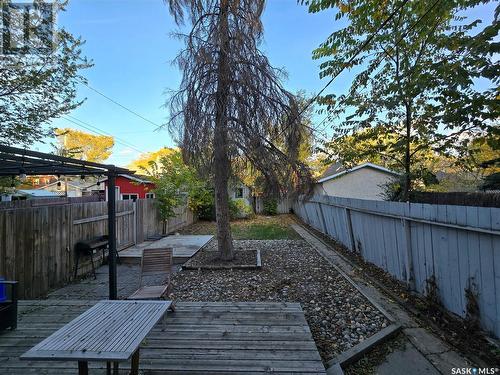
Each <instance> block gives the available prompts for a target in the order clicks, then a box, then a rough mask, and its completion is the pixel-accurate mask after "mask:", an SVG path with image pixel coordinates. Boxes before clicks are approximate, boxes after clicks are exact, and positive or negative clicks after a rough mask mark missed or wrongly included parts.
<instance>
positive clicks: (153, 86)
mask: <svg viewBox="0 0 500 375" xmlns="http://www.w3.org/2000/svg"><path fill="white" fill-rule="evenodd" d="M263 23H264V42H263V44H262V46H261V50H262V51H263V52H264V53H265V54H266V55H267V56H268V57H269V59H270V61H271V64H272V65H273V66H275V67H281V68H285V70H286V71H287V73H288V79H287V80H286V81H285V86H286V88H287V89H288V90H290V91H292V92H296V91H298V90H306V92H308V93H314V92H316V91H317V90H318V89H319V88H320V87H321V86H322V85H323V82H322V81H321V80H320V79H319V76H318V72H319V63H318V62H317V61H313V60H312V58H311V54H312V50H313V49H314V48H315V47H317V46H318V45H319V44H320V43H321V42H322V41H323V40H324V39H325V38H326V37H327V36H328V35H329V33H330V32H331V31H332V24H333V12H332V11H329V12H321V13H318V14H309V13H308V12H307V8H306V7H305V6H301V5H298V4H297V3H296V1H295V0H270V1H268V3H267V6H266V9H265V13H264V15H263ZM58 25H59V26H60V27H61V26H62V27H64V28H66V29H67V30H68V31H70V32H71V33H72V34H74V35H77V36H81V37H82V38H83V39H84V40H85V41H86V43H85V45H84V47H83V52H84V54H85V55H86V56H87V57H88V58H90V59H92V60H93V63H94V66H93V67H92V68H89V69H87V70H85V71H84V72H83V75H84V76H85V77H86V78H87V79H88V83H89V85H90V86H91V87H92V88H95V89H97V90H98V91H100V92H102V93H103V94H105V95H106V96H108V97H110V98H112V99H113V100H115V101H117V102H119V103H120V104H122V105H124V106H126V107H127V108H129V109H131V110H133V111H135V112H137V113H139V114H140V115H142V116H144V117H146V118H147V119H149V120H151V121H152V122H153V123H155V124H164V123H165V121H166V119H167V117H168V111H167V109H166V108H165V107H164V103H165V102H166V100H167V97H168V96H167V94H166V90H168V89H176V88H177V87H178V85H179V82H180V78H181V75H180V72H179V70H178V69H177V67H176V66H173V65H172V60H173V59H174V58H175V56H176V54H177V53H178V52H179V50H180V49H181V47H182V43H181V42H180V41H178V40H176V39H175V38H172V37H171V35H170V33H172V32H174V31H176V30H177V26H176V25H175V23H174V21H173V19H172V17H171V16H170V14H169V13H168V8H167V7H166V6H165V5H164V3H163V1H162V0H140V1H138V0H71V1H70V3H69V6H68V7H67V9H66V11H65V12H64V13H62V14H60V15H59V17H58ZM78 93H79V97H80V98H86V100H85V102H84V103H83V105H82V106H80V107H79V108H78V109H76V110H74V111H73V112H72V113H71V114H70V116H72V117H69V118H70V119H71V120H72V121H74V122H77V123H78V121H77V120H75V119H78V120H81V121H83V122H84V124H83V126H84V127H81V126H77V125H76V124H75V123H74V122H70V121H69V120H67V119H65V118H62V119H57V120H55V121H54V122H53V124H52V125H53V126H56V127H72V128H76V129H79V130H83V131H88V129H85V127H87V128H89V126H93V127H97V128H98V129H101V131H103V132H106V133H109V134H112V135H114V136H115V137H117V141H119V142H123V143H125V144H127V145H132V146H133V148H132V147H128V146H126V145H124V144H120V143H116V145H115V147H114V150H113V151H114V152H113V155H112V156H111V157H110V159H108V160H107V163H113V164H116V165H124V166H126V165H127V164H128V163H130V162H131V161H132V160H133V159H135V158H137V157H138V156H139V155H140V152H139V151H143V152H150V151H156V150H158V149H159V148H161V147H164V146H174V145H175V144H174V141H173V139H172V137H171V136H170V134H169V133H168V131H167V130H160V131H155V128H156V127H155V126H154V125H152V124H151V123H149V122H146V121H144V120H142V119H141V118H139V117H137V116H135V115H133V114H131V113H129V112H128V111H126V110H124V109H123V108H121V107H119V106H117V105H115V104H113V103H112V102H110V101H108V100H107V99H105V98H104V97H102V96H100V95H99V94H97V93H96V92H94V91H92V90H91V89H89V88H88V87H86V86H84V85H80V86H79V91H78ZM80 124H81V123H80ZM36 147H37V148H38V149H40V150H42V151H46V150H48V149H50V145H49V144H48V143H46V144H45V145H41V144H39V145H37V146H36Z"/></svg>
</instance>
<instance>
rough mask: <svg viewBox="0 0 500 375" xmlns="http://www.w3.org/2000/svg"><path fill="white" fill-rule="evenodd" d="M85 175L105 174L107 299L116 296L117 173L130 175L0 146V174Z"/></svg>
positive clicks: (106, 166) (66, 159)
mask: <svg viewBox="0 0 500 375" xmlns="http://www.w3.org/2000/svg"><path fill="white" fill-rule="evenodd" d="M47 174H48V175H56V176H68V175H71V176H88V175H97V176H98V175H105V176H107V181H108V241H109V256H108V265H109V299H117V298H118V295H117V285H116V284H117V278H116V201H115V199H116V197H115V196H116V189H115V186H116V176H117V175H119V174H133V172H131V171H130V170H128V169H125V168H119V167H116V166H114V165H107V164H99V163H93V162H89V161H85V160H78V159H73V158H66V157H63V156H58V155H53V154H47V153H43V152H38V151H31V150H26V149H22V148H16V147H10V146H3V145H0V176H20V175H26V176H29V175H31V176H32V175H47Z"/></svg>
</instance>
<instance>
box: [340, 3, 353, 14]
mask: <svg viewBox="0 0 500 375" xmlns="http://www.w3.org/2000/svg"><path fill="white" fill-rule="evenodd" d="M338 6H339V10H340V11H341V12H342V13H349V12H350V11H351V7H350V6H349V4H348V3H344V2H341V1H339V4H338Z"/></svg>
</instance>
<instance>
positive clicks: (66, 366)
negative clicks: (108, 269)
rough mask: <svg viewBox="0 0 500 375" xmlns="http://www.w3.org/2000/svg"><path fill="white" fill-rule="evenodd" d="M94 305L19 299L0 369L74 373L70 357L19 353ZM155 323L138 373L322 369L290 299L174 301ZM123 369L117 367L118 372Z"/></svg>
mask: <svg viewBox="0 0 500 375" xmlns="http://www.w3.org/2000/svg"><path fill="white" fill-rule="evenodd" d="M95 303H96V302H95V301H71V300H64V301H62V300H44V301H21V303H20V306H19V323H18V329H17V330H15V331H4V332H3V333H0V373H2V374H3V373H5V374H30V373H36V374H51V373H57V374H58V375H59V374H61V375H62V374H75V373H76V371H77V364H76V362H51V361H47V362H44V361H20V360H19V359H18V357H19V355H20V354H22V353H24V352H25V351H26V350H28V349H29V348H31V347H32V346H34V345H36V344H38V343H39V342H40V341H42V340H43V339H44V338H45V337H47V336H48V335H50V334H51V333H53V332H54V331H56V330H57V329H58V328H60V327H61V326H63V325H64V324H66V323H67V322H69V321H71V320H72V319H73V318H75V317H76V316H78V315H79V314H81V313H83V312H84V311H86V310H87V309H88V308H90V307H91V306H93V305H94V304H95ZM162 328H163V327H162V325H161V324H158V325H156V326H155V327H154V328H153V329H152V331H151V332H150V333H149V335H148V336H147V337H146V339H145V340H144V341H143V343H142V345H141V362H140V369H141V370H142V371H143V373H144V374H157V373H162V374H186V373H189V374H210V373H218V374H220V373H242V374H247V375H249V374H262V373H268V372H275V373H278V374H279V373H295V374H324V373H325V370H324V366H323V364H322V362H321V358H320V356H319V353H318V351H317V349H316V345H315V343H314V341H313V339H312V336H311V332H310V330H309V327H308V325H307V322H306V320H305V318H304V314H303V311H302V309H301V307H300V305H299V304H296V303H256V302H255V303H254V302H236V303H230V302H227V303H225V302H221V303H216V302H178V303H177V305H176V311H175V312H174V313H170V314H169V315H168V318H167V324H166V326H165V330H162ZM128 366H129V364H128V363H124V364H123V365H122V366H121V368H122V369H123V373H124V374H125V373H127V371H128V370H127V369H128ZM89 367H90V368H91V372H92V373H105V369H104V367H105V364H104V363H99V362H90V363H89Z"/></svg>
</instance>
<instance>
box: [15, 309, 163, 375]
mask: <svg viewBox="0 0 500 375" xmlns="http://www.w3.org/2000/svg"><path fill="white" fill-rule="evenodd" d="M171 304H172V302H171V301H108V300H106V301H100V302H98V303H97V304H96V305H94V306H93V307H91V308H90V309H88V310H87V311H85V312H84V313H83V314H81V315H80V316H78V317H77V318H75V319H74V320H72V321H71V322H69V323H68V324H66V325H65V326H64V327H62V328H60V329H59V330H58V331H56V332H55V333H53V334H52V335H50V336H49V337H47V338H46V339H45V340H43V341H42V342H40V343H39V344H38V345H36V346H34V347H33V348H31V349H30V350H28V351H27V352H26V353H24V354H23V355H21V357H20V358H21V359H23V360H56V361H70V360H73V361H78V373H79V374H80V375H83V374H88V361H106V362H107V371H108V373H111V363H113V364H114V366H113V367H114V370H115V371H117V370H118V363H119V362H122V361H127V360H129V359H130V358H132V364H131V374H138V368H139V345H140V344H141V342H142V340H144V338H145V337H146V336H147V334H148V333H149V332H150V331H151V329H152V328H153V326H154V325H155V324H156V323H158V321H159V320H160V319H161V318H162V317H165V315H166V313H167V310H168V309H169V308H170V307H171Z"/></svg>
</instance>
